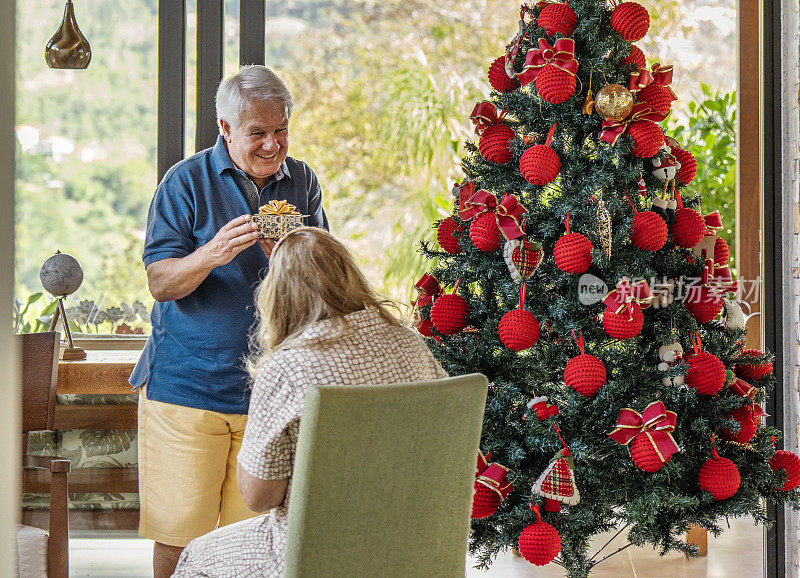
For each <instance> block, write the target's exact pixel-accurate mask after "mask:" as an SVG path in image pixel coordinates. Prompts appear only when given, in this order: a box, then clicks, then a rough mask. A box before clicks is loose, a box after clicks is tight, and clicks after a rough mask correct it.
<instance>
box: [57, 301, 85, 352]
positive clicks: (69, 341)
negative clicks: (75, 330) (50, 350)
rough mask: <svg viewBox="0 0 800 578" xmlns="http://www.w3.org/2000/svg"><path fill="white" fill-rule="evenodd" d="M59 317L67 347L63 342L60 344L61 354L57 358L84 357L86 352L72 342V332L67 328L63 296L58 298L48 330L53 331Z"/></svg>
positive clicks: (67, 322) (67, 321)
mask: <svg viewBox="0 0 800 578" xmlns="http://www.w3.org/2000/svg"><path fill="white" fill-rule="evenodd" d="M59 317H60V318H61V324H62V325H63V327H64V333H66V334H67V345H69V347H66V346H65V344H64V343H62V344H61V354H60V355H59V359H62V360H64V361H72V360H76V359H86V352H85V351H84V350H83V349H81V348H80V347H75V344H74V343H73V342H72V333H71V332H70V330H69V320H68V319H67V312H66V310H65V309H64V298H63V297H59V298H58V307H57V308H56V312H55V315H53V322H52V323H51V324H50V331H55V328H56V324H58V319H59Z"/></svg>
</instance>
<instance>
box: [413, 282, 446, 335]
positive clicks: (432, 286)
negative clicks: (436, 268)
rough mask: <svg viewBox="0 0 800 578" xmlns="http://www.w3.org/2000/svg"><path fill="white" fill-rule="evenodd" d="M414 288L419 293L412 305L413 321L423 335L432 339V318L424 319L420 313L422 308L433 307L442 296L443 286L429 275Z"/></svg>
mask: <svg viewBox="0 0 800 578" xmlns="http://www.w3.org/2000/svg"><path fill="white" fill-rule="evenodd" d="M414 288H415V289H416V290H417V291H418V292H419V296H418V297H417V299H416V300H415V301H414V302H413V303H412V304H411V305H413V307H414V309H413V313H412V315H413V319H414V327H416V328H417V331H419V332H420V333H421V334H422V335H425V336H427V337H430V336H431V335H432V333H431V327H432V323H431V320H430V317H423V316H422V313H421V312H420V307H424V306H426V305H427V306H430V305H433V302H434V300H435V299H436V298H437V297H438V296H439V295H441V294H442V286H441V285H439V282H438V281H437V280H436V278H434V277H433V275H428V274H427V273H426V274H425V275H423V276H422V277H421V278H420V280H419V281H417V283H416V285H414Z"/></svg>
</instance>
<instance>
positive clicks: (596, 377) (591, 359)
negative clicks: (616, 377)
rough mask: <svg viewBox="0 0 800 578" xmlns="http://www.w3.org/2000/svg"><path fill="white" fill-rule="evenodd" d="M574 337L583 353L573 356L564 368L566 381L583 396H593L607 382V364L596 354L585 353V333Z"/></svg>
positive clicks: (573, 335) (573, 333) (573, 332)
mask: <svg viewBox="0 0 800 578" xmlns="http://www.w3.org/2000/svg"><path fill="white" fill-rule="evenodd" d="M572 338H573V339H574V340H575V342H576V343H577V344H578V349H579V350H580V352H581V354H580V355H578V356H576V357H573V358H572V359H570V360H569V361H568V362H567V365H566V367H565V368H564V383H566V384H567V385H568V386H570V387H571V388H572V389H574V390H575V391H577V392H578V393H580V394H581V395H582V396H583V397H591V396H593V395H594V394H595V393H597V390H598V389H600V388H601V387H603V386H604V385H605V383H606V366H605V365H603V362H602V361H600V360H599V359H598V358H597V357H595V356H594V355H589V354H588V353H584V345H583V333H578V336H577V337H576V336H575V331H574V330H573V331H572Z"/></svg>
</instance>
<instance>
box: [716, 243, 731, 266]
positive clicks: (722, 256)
mask: <svg viewBox="0 0 800 578" xmlns="http://www.w3.org/2000/svg"><path fill="white" fill-rule="evenodd" d="M730 256H731V250H730V249H729V248H728V243H726V242H725V239H723V238H722V237H719V236H718V237H717V240H716V242H715V243H714V264H715V265H727V264H728V259H729V258H730Z"/></svg>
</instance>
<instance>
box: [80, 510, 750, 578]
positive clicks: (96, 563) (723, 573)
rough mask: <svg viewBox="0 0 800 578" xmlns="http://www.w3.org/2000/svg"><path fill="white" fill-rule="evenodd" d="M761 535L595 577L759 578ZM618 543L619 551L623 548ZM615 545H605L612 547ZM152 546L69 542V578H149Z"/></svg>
mask: <svg viewBox="0 0 800 578" xmlns="http://www.w3.org/2000/svg"><path fill="white" fill-rule="evenodd" d="M762 542H763V540H762V530H761V528H760V527H757V526H754V525H753V524H752V522H750V521H749V520H747V519H743V520H732V521H731V529H730V530H729V531H727V532H725V534H723V535H722V536H721V537H720V538H719V539H717V540H709V543H708V550H709V553H708V557H707V558H699V559H695V560H686V559H685V558H683V557H682V556H678V555H671V556H666V557H663V558H662V557H660V556H659V555H658V554H657V553H656V552H653V551H651V550H644V549H641V548H628V549H627V550H625V551H623V552H621V553H619V554H617V555H616V556H613V557H611V558H609V559H608V560H606V561H605V562H603V563H602V564H600V565H598V566H597V567H596V569H595V571H594V573H593V574H592V576H593V577H594V578H606V577H608V578H626V577H635V578H699V577H704V576H706V577H715V578H717V577H719V578H757V577H759V576H761V575H762ZM603 543H604V542H600V544H601V545H602V544H603ZM623 544H624V542H620V543H619V545H618V546H617V547H619V546H620V545H623ZM613 546H614V544H611V545H610V546H609V548H610V547H613ZM152 552H153V544H152V542H150V541H149V540H142V539H138V538H120V537H117V538H104V539H97V538H74V539H71V540H70V576H93V577H98V578H99V577H103V578H122V577H125V578H146V577H150V576H152V571H151V569H150V559H151V556H152ZM550 576H552V577H563V576H564V571H563V569H562V568H560V567H559V566H556V565H555V564H549V565H547V566H544V567H536V566H533V565H531V564H529V563H528V562H526V561H525V560H523V559H521V558H517V557H514V556H513V555H512V554H510V553H509V554H507V555H503V556H500V557H499V558H498V559H497V560H496V561H495V563H494V564H493V565H492V567H491V568H490V569H489V570H488V571H479V570H475V569H474V568H470V569H469V570H468V571H467V577H468V578H534V577H535V578H539V577H550Z"/></svg>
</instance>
